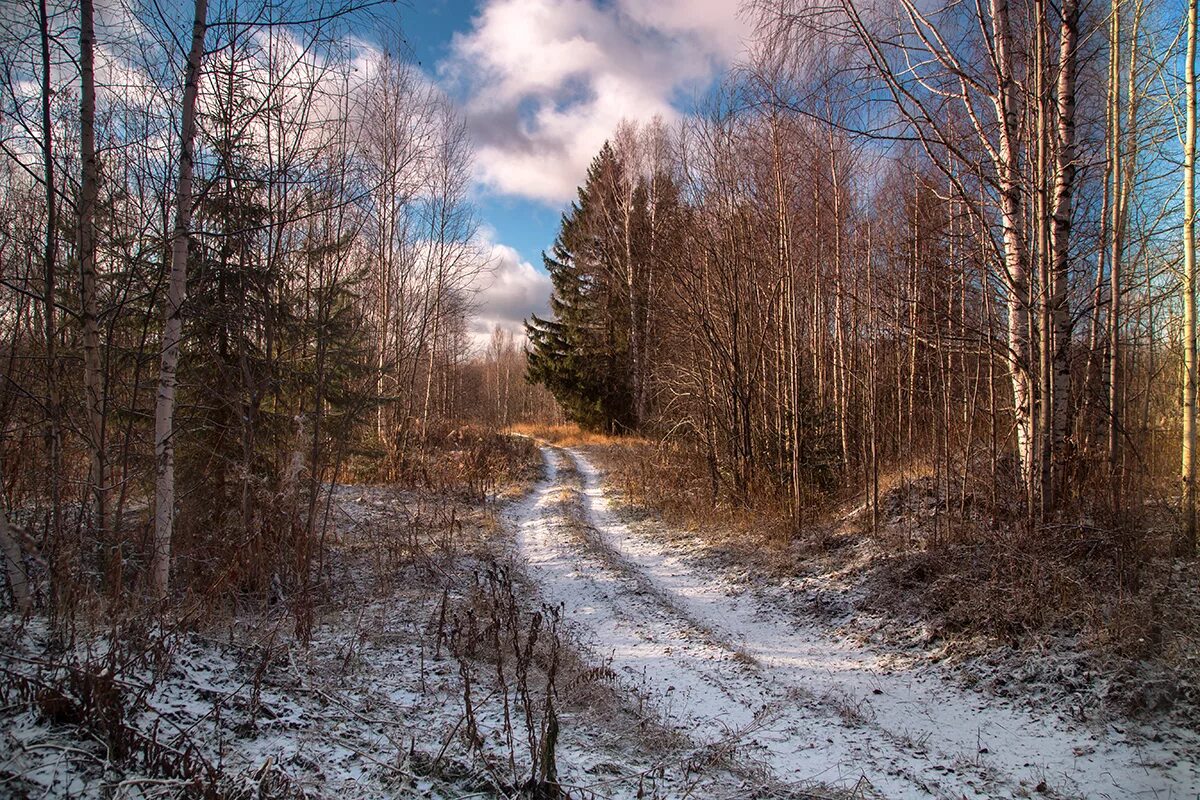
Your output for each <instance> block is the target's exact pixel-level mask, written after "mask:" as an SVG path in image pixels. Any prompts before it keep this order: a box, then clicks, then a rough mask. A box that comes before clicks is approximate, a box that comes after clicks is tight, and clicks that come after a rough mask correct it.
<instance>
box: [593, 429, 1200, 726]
mask: <svg viewBox="0 0 1200 800" xmlns="http://www.w3.org/2000/svg"><path fill="white" fill-rule="evenodd" d="M585 449H586V451H587V452H588V453H589V455H590V456H591V457H592V458H593V459H594V460H595V461H596V462H597V463H598V464H599V465H600V466H601V467H602V468H603V469H604V470H605V472H606V473H607V478H608V480H609V482H610V483H611V484H612V485H613V486H614V488H616V489H617V490H619V491H620V492H621V493H622V495H623V499H624V501H625V503H626V504H627V508H626V511H627V512H628V513H630V514H631V515H633V516H635V517H637V516H641V517H642V518H652V519H656V520H661V521H662V522H664V523H666V527H665V528H662V527H658V528H656V530H657V533H658V535H660V536H663V537H667V538H669V539H671V540H672V541H673V543H674V545H675V546H676V547H678V548H680V549H685V550H687V551H690V552H694V553H696V554H697V556H698V557H701V558H704V559H708V560H711V561H712V562H713V563H715V564H717V565H720V566H722V567H724V568H727V569H729V570H731V571H733V572H735V573H741V574H750V575H760V576H766V577H767V578H769V579H773V580H780V579H783V578H788V579H796V578H800V579H803V578H804V577H805V576H810V577H813V578H814V579H815V581H814V582H813V583H811V584H810V585H815V586H818V587H822V591H832V593H833V594H835V595H836V594H837V593H838V592H839V591H840V592H842V596H841V597H836V596H834V597H831V598H829V602H828V603H826V602H825V601H824V600H822V599H820V598H818V599H817V600H815V601H814V607H813V610H815V611H820V610H821V609H823V608H827V607H828V608H832V609H835V610H841V611H845V610H847V609H846V606H845V603H846V602H852V603H853V605H852V607H851V609H850V610H852V612H853V613H854V615H855V618H854V622H852V623H851V627H852V628H856V629H858V630H859V633H860V634H861V635H864V636H872V637H874V636H875V635H876V634H879V633H880V632H881V631H882V632H883V633H884V635H885V638H886V639H887V640H888V641H892V642H893V643H896V644H902V645H906V646H913V645H916V646H919V647H922V648H927V649H928V652H929V653H930V654H934V653H938V654H944V655H952V656H958V657H966V656H971V655H977V654H983V653H987V652H989V651H992V650H993V649H994V648H995V647H996V646H997V644H1003V645H1007V646H1008V647H1011V648H1012V649H1013V650H1014V651H1016V652H1024V653H1026V654H1027V655H1028V656H1029V657H1034V656H1036V655H1037V654H1038V653H1039V652H1041V651H1043V650H1045V649H1047V648H1049V649H1055V648H1058V650H1059V652H1067V651H1074V652H1076V653H1077V654H1078V655H1080V656H1081V657H1084V658H1086V659H1087V660H1088V662H1089V663H1091V664H1093V666H1095V667H1096V668H1097V670H1098V673H1099V674H1105V673H1107V674H1110V675H1112V674H1116V673H1119V672H1120V673H1128V674H1139V671H1140V670H1150V671H1152V672H1154V673H1155V674H1156V675H1158V676H1159V677H1158V678H1157V679H1156V680H1159V681H1160V682H1161V683H1162V684H1163V686H1164V688H1163V690H1162V692H1161V693H1160V694H1161V695H1162V696H1163V697H1166V698H1167V699H1165V700H1162V702H1161V703H1160V706H1161V707H1160V708H1159V709H1158V710H1162V708H1163V707H1171V708H1173V710H1178V711H1180V712H1181V715H1182V716H1184V717H1188V716H1195V709H1196V708H1197V707H1200V689H1193V688H1190V687H1193V686H1200V613H1196V612H1197V611H1198V610H1200V587H1198V586H1197V585H1196V584H1197V582H1196V580H1195V568H1196V567H1195V563H1194V562H1186V561H1181V560H1178V559H1171V558H1169V557H1167V556H1166V555H1165V554H1167V553H1168V552H1169V549H1170V532H1171V531H1172V526H1171V518H1170V515H1169V514H1168V513H1167V510H1166V509H1165V508H1158V507H1157V506H1152V505H1151V506H1148V507H1146V508H1144V509H1141V510H1140V511H1141V513H1140V516H1139V518H1138V519H1137V520H1129V519H1124V520H1105V519H1103V518H1102V517H1101V515H1094V516H1093V517H1091V518H1088V522H1087V524H1084V523H1083V522H1081V521H1080V519H1081V518H1083V517H1082V515H1081V517H1080V518H1076V519H1074V520H1072V521H1069V522H1061V521H1060V522H1058V523H1056V524H1054V525H1046V526H1038V527H1034V528H1030V527H1029V526H1027V525H1026V524H1024V523H1023V522H1022V521H1021V520H1019V519H1018V517H1017V515H1016V514H1014V513H1013V511H1012V509H1009V508H1004V507H992V505H991V503H990V500H989V499H988V496H989V495H990V491H985V489H984V488H983V487H979V486H972V485H970V484H968V485H967V486H966V494H965V495H964V494H963V492H962V489H963V487H962V485H961V483H956V484H954V485H953V486H952V487H951V494H950V496H949V497H947V496H946V494H947V492H946V488H945V484H944V482H941V481H938V480H937V479H936V477H935V474H934V469H933V467H932V465H930V464H928V463H911V464H906V465H902V466H899V467H895V468H893V469H892V470H890V471H889V472H888V473H886V474H884V475H881V476H880V484H881V485H880V511H879V515H878V519H879V529H878V530H877V531H872V530H871V517H870V513H869V511H868V510H866V509H865V507H864V506H863V505H862V502H863V501H862V498H861V496H859V497H857V498H850V499H840V500H839V499H838V498H826V499H825V500H824V501H823V502H822V501H821V500H820V499H818V498H814V499H813V504H812V505H811V507H810V509H809V511H808V513H807V515H806V516H805V517H804V519H802V520H801V524H800V526H799V528H797V527H796V526H795V525H794V524H793V523H792V521H791V520H790V519H789V514H788V511H787V507H786V505H785V504H784V503H783V502H782V501H781V500H780V499H779V498H777V497H773V496H769V495H768V496H762V497H759V498H756V499H755V500H754V501H753V502H751V503H749V504H747V505H746V506H731V505H730V504H728V503H723V502H721V501H720V500H719V499H718V501H717V502H714V498H713V497H712V493H711V489H710V487H709V485H708V477H707V475H706V472H705V469H704V464H703V461H702V460H701V459H700V458H699V457H698V456H697V455H695V454H692V453H689V452H688V451H687V450H684V449H682V448H679V447H675V446H670V445H662V444H656V443H651V442H646V441H644V440H642V441H630V440H618V441H616V442H612V443H608V444H593V445H589V446H587V447H586V448H585ZM989 488H990V487H989ZM852 590H858V591H852ZM850 596H853V597H855V598H856V599H854V600H853V601H848V600H847V597H850ZM1134 684H1135V685H1131V686H1130V687H1129V689H1130V691H1128V692H1126V693H1125V695H1126V696H1124V697H1120V696H1115V695H1116V694H1119V693H1114V696H1112V697H1110V698H1108V699H1109V701H1110V702H1112V703H1114V704H1116V705H1118V706H1124V707H1125V708H1126V709H1134V710H1143V709H1144V708H1148V707H1149V706H1150V705H1152V704H1151V703H1149V702H1147V701H1145V700H1144V699H1143V697H1142V693H1141V691H1140V690H1139V689H1136V682H1134ZM1096 688H1097V689H1099V688H1100V687H1099V686H1097V687H1096ZM1160 699H1161V698H1160ZM1155 702H1159V701H1155Z"/></svg>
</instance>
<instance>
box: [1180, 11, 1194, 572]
mask: <svg viewBox="0 0 1200 800" xmlns="http://www.w3.org/2000/svg"><path fill="white" fill-rule="evenodd" d="M1196 6H1197V0H1188V16H1187V26H1188V27H1187V58H1186V60H1185V61H1184V70H1185V71H1184V83H1185V86H1186V99H1185V101H1184V113H1185V114H1186V115H1187V119H1186V122H1185V125H1186V133H1185V135H1184V144H1183V437H1182V438H1183V441H1182V448H1181V449H1182V458H1181V464H1180V482H1181V484H1182V490H1183V491H1182V495H1183V496H1182V502H1183V509H1182V510H1183V519H1182V523H1183V524H1182V530H1181V531H1180V533H1181V536H1182V541H1181V543H1180V544H1181V546H1182V548H1183V549H1186V550H1187V551H1189V552H1190V551H1192V550H1194V549H1195V547H1196V483H1195V479H1196V35H1197V30H1196Z"/></svg>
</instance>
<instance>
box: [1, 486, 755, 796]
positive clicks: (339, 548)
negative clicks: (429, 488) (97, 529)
mask: <svg viewBox="0 0 1200 800" xmlns="http://www.w3.org/2000/svg"><path fill="white" fill-rule="evenodd" d="M334 517H335V522H336V525H337V541H336V543H335V544H334V546H333V550H332V563H331V565H330V567H329V571H330V573H331V582H332V583H333V585H335V586H337V587H339V591H338V592H337V593H336V595H335V596H334V597H333V598H332V599H331V602H330V603H329V604H328V605H326V606H324V607H323V608H322V609H321V610H320V615H319V619H318V622H317V625H316V626H315V630H314V632H313V638H312V641H311V642H310V643H309V644H308V645H307V646H301V645H300V644H299V643H297V642H296V641H295V640H294V637H293V634H292V625H293V620H292V619H291V617H290V615H289V614H288V613H287V611H286V608H285V607H283V605H280V606H276V607H274V608H272V609H268V610H267V611H266V612H265V613H258V614H254V615H249V614H243V615H239V616H238V617H236V618H234V619H231V620H224V621H221V622H219V623H216V624H212V625H205V626H202V625H196V624H192V625H189V626H175V627H171V628H168V629H165V630H164V629H160V628H159V627H158V626H157V625H156V624H155V623H152V622H151V623H148V624H146V625H144V626H142V627H137V625H136V624H135V625H134V627H135V628H136V629H132V630H131V629H128V628H126V629H123V630H121V631H120V632H119V634H118V636H117V637H116V641H119V642H120V645H119V646H118V647H117V648H115V649H114V648H113V647H112V646H111V642H112V641H114V638H113V636H112V631H111V629H109V628H107V627H105V625H104V624H103V623H101V624H100V625H99V626H98V627H97V628H95V629H91V630H85V629H79V630H78V631H76V639H75V642H74V643H73V644H70V645H69V646H68V647H67V650H66V652H63V651H62V650H61V649H60V647H59V646H58V645H57V644H56V643H55V642H54V641H53V637H51V636H50V635H49V632H48V629H47V626H46V624H45V622H44V620H41V619H34V620H31V621H30V622H29V623H27V624H25V625H23V626H21V625H16V624H14V621H13V620H11V619H8V620H0V797H3V798H8V797H14V798H23V797H36V798H60V797H72V798H74V797H84V798H152V797H154V798H176V797H184V796H187V797H191V796H205V797H221V798H230V799H232V798H237V799H238V800H241V799H242V798H245V800H250V799H251V798H254V800H267V799H268V798H271V799H273V800H282V799H283V798H288V799H289V800H290V798H300V797H306V798H338V800H357V799H358V798H363V799H364V800H365V799H366V798H380V797H430V798H459V797H516V796H528V795H527V794H525V795H523V794H522V793H521V789H522V786H524V785H525V784H526V783H527V781H528V780H529V778H530V777H531V774H532V773H533V771H534V770H533V767H532V763H531V762H532V759H533V757H534V755H533V754H534V753H536V756H537V757H543V756H544V751H543V750H542V748H543V747H544V745H545V739H546V731H547V728H546V725H545V722H546V705H545V702H546V693H547V688H548V680H547V673H546V666H547V664H546V659H547V654H548V653H549V652H550V648H552V647H557V650H558V659H557V662H558V663H557V683H556V684H555V686H554V692H553V695H554V698H555V705H556V719H557V731H558V733H557V741H556V742H555V746H554V751H555V754H556V762H557V768H558V769H557V773H558V775H557V777H558V782H559V783H560V784H561V785H562V787H563V788H564V789H565V790H566V791H567V792H568V793H569V796H571V797H579V798H584V797H588V798H592V797H629V798H633V797H648V798H649V797H684V796H689V795H690V796H694V797H718V796H726V797H735V796H736V797H743V796H751V795H757V796H766V795H767V792H766V791H764V789H765V787H768V786H769V781H763V780H761V779H757V776H756V775H755V774H754V772H753V770H751V769H746V768H743V767H742V766H741V765H740V764H734V763H732V762H731V760H730V759H729V758H728V757H727V754H726V753H724V752H714V751H713V750H711V749H709V748H697V747H695V746H693V744H692V743H691V742H690V741H688V740H687V739H685V738H684V737H681V736H679V735H677V734H675V733H674V732H673V731H672V730H670V729H669V728H668V727H666V726H664V725H662V724H660V723H659V722H658V714H657V713H656V711H657V709H656V707H654V706H652V705H648V704H647V703H646V702H645V701H644V700H642V699H639V698H637V697H636V696H634V695H631V694H629V693H627V692H625V691H624V690H623V689H622V688H620V687H619V686H617V685H616V684H615V683H614V681H613V680H612V673H611V672H609V670H608V669H607V668H606V666H605V664H604V663H603V660H600V661H596V662H593V661H584V660H581V659H579V658H578V657H577V656H576V655H575V652H576V651H575V649H574V645H573V643H572V642H571V641H569V640H568V639H567V638H566V637H554V636H552V635H551V633H550V631H549V628H548V624H547V623H546V622H545V620H547V619H548V615H547V613H546V610H545V609H543V608H542V607H541V606H540V605H539V603H538V602H537V600H536V599H535V598H533V597H532V596H530V594H529V592H528V589H527V582H526V581H525V579H524V578H523V577H522V574H521V564H520V563H519V562H518V561H509V560H508V559H509V558H510V557H511V556H512V555H513V550H514V548H513V544H512V541H513V540H512V536H511V530H509V529H506V528H505V527H504V526H502V525H500V524H498V520H497V519H496V516H495V510H494V508H493V507H490V506H487V505H485V506H479V505H478V504H468V505H463V504H460V503H455V502H451V501H446V500H445V499H444V498H441V499H439V498H433V499H431V498H429V497H423V496H421V495H420V494H419V493H412V492H404V491H400V490H396V489H393V488H390V487H341V488H340V489H339V490H338V492H337V495H336V502H335V514H334ZM488 576H491V577H488ZM497 576H498V577H497ZM493 588H494V589H496V590H498V593H499V594H500V595H502V596H508V593H509V592H511V596H512V597H513V601H514V603H513V606H512V607H511V608H507V609H505V608H501V609H499V611H500V612H502V613H500V614H498V616H500V617H503V620H502V624H501V626H500V627H501V628H502V629H503V630H501V635H500V636H499V637H496V636H495V635H494V634H495V628H494V627H493V625H492V622H491V620H493V619H495V617H496V616H497V615H494V614H493V612H496V611H497V608H496V607H495V606H494V605H491V604H489V602H488V596H489V593H490V591H491V590H492V589H493ZM539 613H540V614H542V620H543V623H542V626H541V628H540V632H539V635H538V637H537V646H536V647H533V648H531V647H529V637H528V629H529V626H530V625H531V624H532V620H533V618H534V616H535V615H537V614H539ZM506 614H507V616H505V615H506ZM514 627H515V628H517V629H519V630H517V631H516V632H515V633H516V635H515V637H514V630H513V628H514ZM514 639H515V641H516V642H517V643H519V645H520V647H521V649H523V650H525V651H526V652H530V651H532V652H533V657H532V658H531V659H530V660H529V661H528V663H526V664H525V665H524V666H525V668H524V672H525V676H524V677H519V672H520V671H521V670H519V669H518V665H517V664H516V659H515V658H514V657H513V655H512V646H513V644H514ZM496 641H500V642H501V646H502V648H504V649H506V650H507V651H508V652H507V653H506V655H504V656H503V657H501V658H498V657H497V653H496V650H495V647H494V643H495V642H496ZM110 654H111V655H113V659H112V660H110V659H109V657H108V656H109V655H110ZM72 674H74V675H75V676H76V677H75V678H71V677H70V676H71V675H72ZM110 679H111V681H110ZM468 679H469V681H470V690H469V691H467V690H466V681H467V680H468ZM85 683H86V685H87V686H88V687H91V688H84V684H85ZM50 687H53V688H50ZM96 687H101V688H104V691H103V692H98V691H96ZM105 687H108V688H105ZM109 689H111V691H112V692H113V693H115V694H113V695H112V696H119V697H120V698H121V703H120V704H119V705H120V707H121V708H122V709H123V710H122V711H120V712H117V713H116V714H115V715H112V716H110V715H108V714H107V713H105V712H104V709H105V708H108V709H110V710H111V709H112V708H115V706H104V704H103V703H102V702H98V700H97V698H100V699H103V697H104V696H106V694H105V693H106V692H109ZM59 691H61V692H62V699H63V700H64V701H65V700H67V699H69V701H70V702H69V703H67V702H58V701H59V699H60V698H59V696H58V695H57V694H55V693H56V692H59ZM467 696H469V697H470V701H471V705H470V710H469V712H468V710H467V706H466V702H465V700H466V697H467ZM526 701H528V705H526ZM83 706H86V707H87V708H88V709H89V711H88V712H87V713H86V714H81V713H77V712H76V709H77V707H83ZM97 712H99V713H97ZM81 717H82V718H86V719H81ZM114 731H115V732H116V735H113V734H114ZM118 745H119V746H118ZM210 790H211V791H212V792H213V793H212V794H209V793H207V792H209V791H210Z"/></svg>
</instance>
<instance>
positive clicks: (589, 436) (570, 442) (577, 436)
mask: <svg viewBox="0 0 1200 800" xmlns="http://www.w3.org/2000/svg"><path fill="white" fill-rule="evenodd" d="M508 432H509V433H513V434H517V435H519V436H528V437H529V438H531V439H540V440H541V441H545V442H549V443H550V444H553V445H556V446H558V447H581V446H583V445H609V444H617V443H621V442H644V441H645V440H644V439H639V438H637V437H632V436H616V435H614V434H609V433H602V432H600V431H589V430H585V429H583V428H581V427H579V426H578V425H575V424H561V425H548V424H545V423H536V422H529V423H519V424H516V425H513V426H511V427H509V428H508Z"/></svg>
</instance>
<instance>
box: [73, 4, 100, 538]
mask: <svg viewBox="0 0 1200 800" xmlns="http://www.w3.org/2000/svg"><path fill="white" fill-rule="evenodd" d="M93 16H94V15H93V4H92V0H80V3H79V77H80V93H79V97H80V100H79V152H80V163H81V168H82V174H81V176H80V182H79V208H78V215H79V231H78V238H79V277H80V283H79V287H80V309H81V313H80V322H81V323H82V327H83V387H84V400H85V402H86V403H87V417H88V435H89V437H90V439H91V441H90V442H88V447H89V450H90V452H89V470H88V483H89V484H90V486H89V489H90V490H91V493H92V525H93V528H94V529H95V530H96V531H97V532H99V533H101V535H103V531H104V528H105V521H106V516H107V513H106V506H107V503H106V502H105V500H106V497H107V493H106V488H105V480H106V478H105V455H104V385H103V381H104V378H103V374H102V370H101V365H100V329H99V323H98V320H97V317H98V311H97V306H98V304H97V300H96V230H95V219H96V195H97V192H98V187H99V175H98V168H97V166H96V77H95V76H96V71H95V63H96V62H95V55H94V43H95V38H96V35H95V24H94V22H93Z"/></svg>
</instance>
